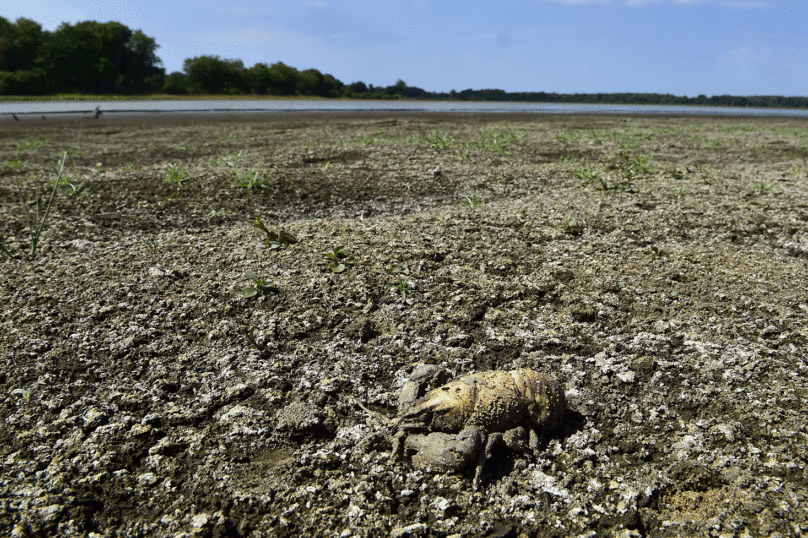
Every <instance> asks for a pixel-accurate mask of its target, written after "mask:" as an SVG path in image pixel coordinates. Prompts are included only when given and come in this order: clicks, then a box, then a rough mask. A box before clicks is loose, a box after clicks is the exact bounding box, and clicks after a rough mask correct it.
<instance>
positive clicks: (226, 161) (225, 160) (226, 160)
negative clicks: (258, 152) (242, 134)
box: [210, 151, 244, 166]
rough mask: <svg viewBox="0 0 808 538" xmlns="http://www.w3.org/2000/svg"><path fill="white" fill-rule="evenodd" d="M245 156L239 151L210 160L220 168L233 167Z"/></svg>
mask: <svg viewBox="0 0 808 538" xmlns="http://www.w3.org/2000/svg"><path fill="white" fill-rule="evenodd" d="M243 156H244V153H243V152H241V151H239V152H236V153H225V154H224V155H222V156H220V157H213V158H211V159H210V162H211V163H213V164H216V165H219V166H233V164H234V163H235V162H236V161H238V160H239V159H241V158H242V157H243Z"/></svg>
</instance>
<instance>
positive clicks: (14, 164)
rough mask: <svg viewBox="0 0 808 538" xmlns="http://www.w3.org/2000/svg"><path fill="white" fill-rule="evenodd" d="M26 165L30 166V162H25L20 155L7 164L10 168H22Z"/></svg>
mask: <svg viewBox="0 0 808 538" xmlns="http://www.w3.org/2000/svg"><path fill="white" fill-rule="evenodd" d="M24 164H28V161H23V160H22V159H20V156H19V155H15V156H14V157H12V158H11V159H9V160H7V161H6V162H5V165H6V166H7V167H8V168H21V167H22V166H23V165H24Z"/></svg>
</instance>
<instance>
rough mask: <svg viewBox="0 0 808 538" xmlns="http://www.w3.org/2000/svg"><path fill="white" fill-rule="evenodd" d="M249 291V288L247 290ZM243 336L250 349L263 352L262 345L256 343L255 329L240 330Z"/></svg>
mask: <svg viewBox="0 0 808 538" xmlns="http://www.w3.org/2000/svg"><path fill="white" fill-rule="evenodd" d="M248 289H249V288H248ZM242 332H243V333H244V336H245V337H246V338H247V341H248V342H249V343H250V347H252V348H255V349H257V350H259V351H263V350H264V347H265V346H263V345H262V344H259V343H258V340H256V338H255V327H250V328H249V330H248V329H242Z"/></svg>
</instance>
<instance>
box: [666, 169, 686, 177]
mask: <svg viewBox="0 0 808 538" xmlns="http://www.w3.org/2000/svg"><path fill="white" fill-rule="evenodd" d="M668 173H669V174H670V176H671V177H672V178H673V179H684V177H685V173H684V171H683V170H679V169H678V168H672V169H670V170H668Z"/></svg>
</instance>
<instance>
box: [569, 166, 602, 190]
mask: <svg viewBox="0 0 808 538" xmlns="http://www.w3.org/2000/svg"><path fill="white" fill-rule="evenodd" d="M601 173H602V171H601V170H600V169H598V168H595V167H586V168H576V169H575V172H573V174H574V175H575V177H577V178H578V179H580V180H582V181H581V184H580V186H582V187H583V186H584V185H588V184H589V183H590V182H592V181H602V180H601V177H600V176H601Z"/></svg>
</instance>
